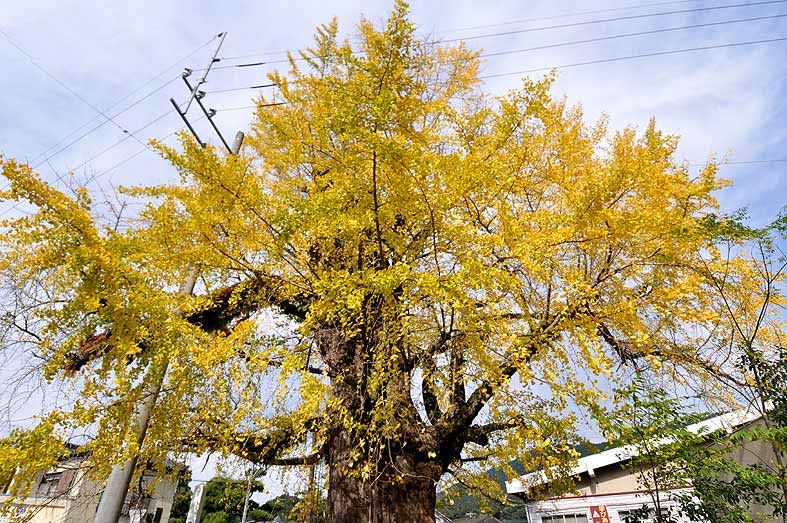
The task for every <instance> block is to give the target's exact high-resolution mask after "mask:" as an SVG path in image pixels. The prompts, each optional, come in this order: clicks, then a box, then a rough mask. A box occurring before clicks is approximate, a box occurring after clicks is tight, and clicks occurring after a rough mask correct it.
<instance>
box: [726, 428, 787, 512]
mask: <svg viewBox="0 0 787 523" xmlns="http://www.w3.org/2000/svg"><path fill="white" fill-rule="evenodd" d="M764 428H767V425H766V423H765V420H763V419H762V418H760V419H757V420H755V421H753V422H751V423H749V424H748V425H746V426H745V427H742V428H741V429H740V430H747V429H764ZM731 457H732V458H733V459H734V460H735V462H736V463H738V464H739V465H743V466H750V465H760V466H764V467H766V468H772V467H774V466H779V465H778V461H777V456H776V453H775V452H774V449H773V446H771V445H770V444H769V443H768V442H766V441H750V442H748V443H745V444H743V445H742V446H741V447H740V448H738V449H735V450H734V451H733V452H732V454H731ZM785 461H787V456H784V457H782V462H783V463H784V462H785ZM725 479H731V478H730V476H728V477H727V478H725ZM749 514H751V515H752V517H753V518H754V520H755V521H766V520H768V521H769V523H785V518H784V517H777V518H773V517H772V516H771V515H772V514H773V511H772V509H771V508H770V507H768V506H766V505H762V504H759V503H750V504H749ZM769 516H770V518H769Z"/></svg>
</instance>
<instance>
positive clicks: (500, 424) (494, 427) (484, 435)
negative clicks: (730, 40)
mask: <svg viewBox="0 0 787 523" xmlns="http://www.w3.org/2000/svg"><path fill="white" fill-rule="evenodd" d="M524 424H525V420H524V419H523V418H519V417H516V418H511V419H509V420H506V421H496V422H492V423H485V424H484V425H473V426H471V427H470V428H469V429H468V430H467V437H466V438H465V439H466V440H467V441H468V442H470V443H476V444H478V445H481V446H484V447H485V446H486V445H489V435H490V434H492V433H493V432H499V431H501V430H509V429H513V428H514V427H521V426H523V425H524Z"/></svg>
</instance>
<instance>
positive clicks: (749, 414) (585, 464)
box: [506, 407, 761, 494]
mask: <svg viewBox="0 0 787 523" xmlns="http://www.w3.org/2000/svg"><path fill="white" fill-rule="evenodd" d="M760 416H761V414H760V412H759V411H757V410H756V409H754V408H752V407H750V408H747V409H741V410H736V411H733V412H728V413H726V414H722V415H720V416H715V417H713V418H709V419H706V420H703V421H700V422H699V423H694V424H692V425H689V426H687V427H686V430H688V431H690V432H694V433H696V434H699V433H704V434H711V433H713V432H716V431H719V430H724V431H726V432H727V433H731V432H733V431H734V430H736V429H737V428H739V427H741V426H742V425H745V424H746V423H749V422H751V421H754V420H756V419H757V418H759V417H760ZM670 441H671V438H669V437H665V438H662V439H660V440H657V441H656V442H655V444H656V445H665V444H667V443H669V442H670ZM636 455H637V449H636V447H635V446H633V445H625V446H623V447H615V448H612V449H608V450H605V451H603V452H599V453H597V454H591V455H589V456H585V457H582V458H579V460H577V465H576V466H575V467H574V468H573V469H571V472H570V473H569V475H570V476H578V475H580V474H583V473H584V474H588V475H591V476H592V475H593V474H594V471H595V470H597V469H600V468H603V467H608V466H610V465H615V464H618V463H623V462H625V461H628V460H630V459H631V458H632V457H634V456H636ZM547 481H548V478H547V475H546V474H545V473H544V471H543V470H539V471H535V472H531V473H529V474H525V475H523V476H520V477H519V478H518V479H514V480H512V481H509V482H506V492H508V493H509V494H519V493H523V492H527V491H528V490H529V489H530V488H531V487H534V486H536V485H542V484H544V483H546V482H547Z"/></svg>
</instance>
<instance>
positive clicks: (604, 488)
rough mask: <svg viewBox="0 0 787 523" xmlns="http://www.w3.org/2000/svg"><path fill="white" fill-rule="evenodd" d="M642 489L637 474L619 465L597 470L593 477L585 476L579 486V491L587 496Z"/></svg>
mask: <svg viewBox="0 0 787 523" xmlns="http://www.w3.org/2000/svg"><path fill="white" fill-rule="evenodd" d="M640 488H641V486H640V484H639V481H638V480H637V476H636V474H632V471H630V470H627V469H625V468H623V467H621V466H619V465H617V466H612V467H605V468H604V469H602V470H596V471H594V476H592V477H588V476H585V475H583V477H582V479H581V481H580V482H579V483H578V484H577V491H578V492H579V494H582V495H585V496H589V495H592V494H614V493H617V492H631V491H633V490H639V489H640Z"/></svg>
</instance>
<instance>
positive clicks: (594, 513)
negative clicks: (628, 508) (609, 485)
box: [590, 505, 609, 523]
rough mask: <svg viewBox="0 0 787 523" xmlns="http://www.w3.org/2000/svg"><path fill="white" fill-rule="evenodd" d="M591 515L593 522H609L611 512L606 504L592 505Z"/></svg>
mask: <svg viewBox="0 0 787 523" xmlns="http://www.w3.org/2000/svg"><path fill="white" fill-rule="evenodd" d="M590 517H591V519H592V520H593V523H609V512H607V507H606V505H591V506H590Z"/></svg>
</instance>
